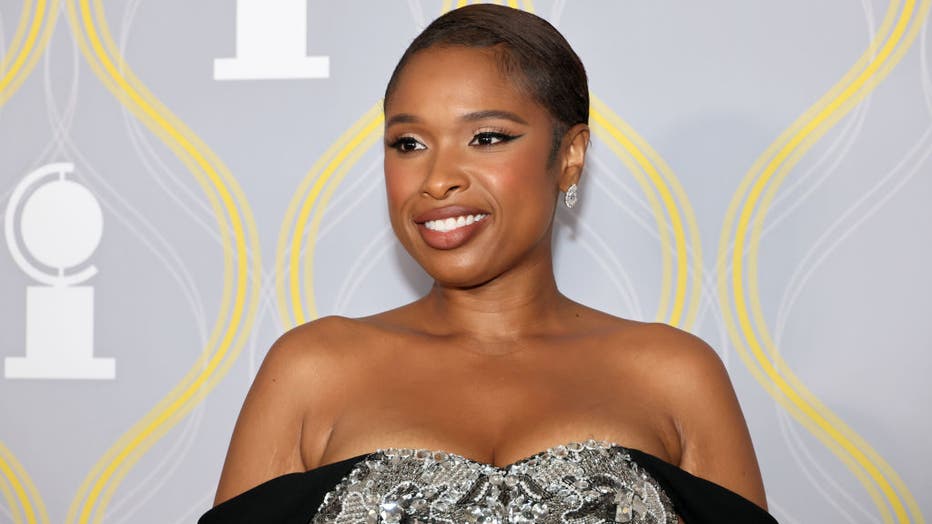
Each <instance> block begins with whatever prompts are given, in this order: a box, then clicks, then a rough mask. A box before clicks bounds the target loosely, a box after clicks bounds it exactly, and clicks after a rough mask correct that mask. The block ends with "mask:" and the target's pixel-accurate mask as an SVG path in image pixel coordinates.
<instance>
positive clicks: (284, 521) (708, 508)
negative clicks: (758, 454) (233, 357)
mask: <svg viewBox="0 0 932 524" xmlns="http://www.w3.org/2000/svg"><path fill="white" fill-rule="evenodd" d="M628 451H629V452H630V453H631V458H632V459H634V461H635V462H637V464H638V465H639V466H641V467H642V468H644V469H645V470H647V472H648V473H649V474H650V475H651V476H652V477H654V479H656V480H657V482H658V483H660V485H661V486H662V487H663V489H664V491H665V492H666V493H667V495H668V496H669V497H670V500H671V501H672V502H673V506H674V509H675V510H676V513H677V514H678V515H679V516H680V517H682V518H683V522H685V523H686V524H730V523H735V524H776V523H777V521H776V520H775V519H774V518H773V517H772V516H771V515H770V514H769V513H767V512H766V511H764V510H763V509H761V508H760V507H759V506H757V505H756V504H754V503H753V502H751V501H749V500H747V499H745V498H744V497H742V496H741V495H738V494H737V493H735V492H733V491H730V490H728V489H725V488H723V487H722V486H719V485H718V484H715V483H713V482H709V481H707V480H705V479H702V478H699V477H696V476H694V475H691V474H689V473H688V472H686V471H684V470H682V469H680V468H678V467H676V466H674V465H673V464H670V463H668V462H665V461H663V460H660V459H659V458H657V457H654V456H653V455H648V454H647V453H644V452H642V451H638V450H636V449H629V450H628ZM368 456H369V455H368V454H365V455H358V456H355V457H350V458H348V459H345V460H341V461H340V462H334V463H332V464H327V465H325V466H321V467H319V468H315V469H312V470H309V471H306V472H304V473H289V474H287V475H282V476H281V477H277V478H274V479H272V480H270V481H268V482H265V483H263V484H260V485H258V486H256V487H255V488H252V489H251V490H249V491H246V492H245V493H242V494H240V495H237V496H236V497H233V498H232V499H230V500H228V501H226V502H223V503H222V504H220V505H218V506H216V507H214V508H213V509H211V510H210V511H208V512H207V513H205V514H204V515H203V516H201V518H200V519H199V520H198V521H197V522H198V524H260V523H261V524H307V523H308V521H309V520H310V519H311V518H313V516H314V514H315V513H317V508H318V507H319V506H320V504H321V502H323V500H324V495H326V494H327V492H328V491H330V490H332V489H333V488H334V487H335V486H336V485H337V484H338V483H339V482H340V480H342V479H343V477H345V476H346V475H348V474H349V472H350V470H352V469H353V466H355V465H356V463H357V462H359V461H361V460H363V459H365V458H366V457H368Z"/></svg>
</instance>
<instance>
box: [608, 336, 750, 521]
mask: <svg viewBox="0 0 932 524" xmlns="http://www.w3.org/2000/svg"><path fill="white" fill-rule="evenodd" d="M617 337H618V344H619V346H623V347H624V348H625V351H618V352H617V353H618V355H619V358H624V359H625V360H626V365H628V366H634V369H635V370H636V371H637V372H638V373H640V375H641V376H642V377H646V376H649V378H648V379H645V380H643V381H639V384H642V385H643V387H646V388H649V393H650V397H651V398H652V399H655V400H656V402H657V403H658V404H657V406H655V407H656V409H659V410H661V411H662V412H664V413H666V414H667V415H668V416H669V417H670V418H671V419H672V421H673V423H674V425H675V427H676V430H677V433H678V439H679V441H680V442H679V444H680V445H679V447H680V449H681V456H680V460H679V464H677V465H678V466H679V467H681V468H682V469H684V470H686V471H689V472H690V473H692V474H693V475H696V476H699V477H702V478H705V479H706V480H710V481H712V482H715V483H717V484H719V485H721V486H724V487H726V488H728V489H730V490H732V491H734V492H736V493H738V494H740V495H742V496H744V497H745V498H747V499H749V500H751V501H753V502H755V503H756V504H758V505H759V506H761V507H763V508H765V509H766V497H765V495H764V487H763V482H762V480H761V476H760V470H759V468H758V464H757V457H756V455H755V453H754V448H753V445H752V443H751V437H750V433H749V432H748V428H747V424H746V422H745V419H744V414H743V413H742V411H741V406H740V404H739V402H738V398H737V395H736V394H735V391H734V388H733V387H732V384H731V380H730V378H729V376H728V372H727V370H726V368H725V365H724V364H723V363H722V360H721V358H719V356H718V354H717V353H716V352H715V350H714V349H713V348H712V347H711V346H710V345H709V344H707V343H706V342H705V341H704V340H702V339H701V338H699V337H698V336H696V335H693V334H691V333H689V332H687V331H684V330H681V329H678V328H675V327H673V326H669V325H667V324H662V323H632V324H629V325H628V328H627V329H625V330H619V332H618V335H617Z"/></svg>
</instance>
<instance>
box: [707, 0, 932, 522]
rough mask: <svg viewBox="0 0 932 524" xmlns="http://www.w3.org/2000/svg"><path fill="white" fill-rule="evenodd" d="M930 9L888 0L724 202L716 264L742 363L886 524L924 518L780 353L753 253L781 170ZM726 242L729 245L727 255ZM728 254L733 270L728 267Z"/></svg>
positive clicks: (880, 75)
mask: <svg viewBox="0 0 932 524" xmlns="http://www.w3.org/2000/svg"><path fill="white" fill-rule="evenodd" d="M928 12H929V1H928V0H923V1H922V2H921V4H920V5H918V6H917V2H916V1H915V0H908V1H906V2H905V3H904V2H900V1H892V2H891V3H890V5H889V7H888V9H887V12H886V14H885V16H884V20H883V22H882V23H881V26H880V28H879V29H878V32H877V35H876V36H875V37H874V38H873V39H872V41H871V43H870V45H869V46H868V49H867V51H866V52H865V53H864V54H863V55H862V56H861V57H860V59H859V60H858V61H857V63H856V64H855V65H854V66H853V67H852V68H851V69H850V70H849V71H848V72H847V73H846V75H845V76H844V77H843V78H842V79H841V80H840V81H839V82H838V83H837V84H836V85H835V86H834V87H832V89H831V90H830V91H829V92H828V93H826V94H825V95H824V96H823V97H822V98H821V99H820V100H819V101H818V102H816V104H814V105H813V106H812V107H811V108H809V109H808V110H807V111H806V112H805V113H804V114H803V115H802V116H801V117H800V118H799V119H797V120H796V122H794V124H793V125H792V126H791V127H790V128H789V129H787V130H786V131H785V132H784V133H783V134H782V135H781V136H780V137H779V138H778V139H777V140H776V141H775V142H774V143H773V144H771V146H770V147H769V148H768V149H767V150H766V151H765V152H764V154H763V155H761V157H760V158H759V159H758V160H757V161H756V162H755V164H754V166H752V168H751V170H750V171H749V172H748V173H747V174H746V175H745V177H744V179H743V180H742V181H741V183H740V184H739V187H738V190H737V191H736V192H735V195H734V196H733V197H732V201H731V203H730V204H729V207H728V210H727V213H726V217H725V224H724V227H723V230H722V234H721V238H720V242H719V251H718V260H717V267H716V269H717V272H718V285H719V289H718V293H719V298H720V300H721V303H722V305H723V311H724V314H725V321H726V324H727V328H728V332H729V336H730V338H731V339H732V341H733V343H734V344H735V347H736V348H737V350H738V353H739V355H740V356H741V358H742V360H743V361H744V362H745V364H746V365H747V367H748V369H750V371H751V373H752V374H753V375H754V377H755V378H756V379H757V380H758V381H759V382H760V383H761V384H762V385H763V386H764V388H765V389H766V390H767V391H768V392H769V393H770V394H771V396H773V397H774V398H775V399H776V400H777V401H778V402H779V403H780V404H781V405H782V406H783V407H784V408H785V409H786V410H787V411H788V412H789V413H790V414H792V415H793V416H794V417H795V418H796V420H798V421H799V422H800V423H801V424H802V425H803V426H804V427H806V428H807V429H808V430H809V431H810V432H812V433H813V434H814V435H815V436H816V437H817V438H819V439H820V440H821V441H822V442H823V443H824V444H825V445H826V446H827V447H828V448H829V449H830V450H831V451H832V452H833V453H835V454H836V456H838V457H839V458H840V459H841V460H842V462H843V463H844V464H845V466H846V467H848V468H849V469H850V470H851V471H852V472H853V473H854V475H855V477H856V478H857V479H858V480H859V481H860V482H861V484H862V485H863V486H864V487H865V489H866V490H867V492H868V494H869V495H870V497H871V500H872V501H873V502H874V504H875V505H876V506H877V509H878V511H879V512H880V516H881V518H882V519H883V521H884V522H901V523H905V522H910V521H911V520H910V516H911V517H912V519H913V521H915V522H919V523H922V522H925V520H924V518H923V516H922V513H921V511H920V510H919V507H918V504H917V503H916V500H915V498H914V497H913V495H912V494H911V493H910V491H909V489H908V488H907V486H906V485H905V483H904V482H903V480H902V479H901V478H900V476H899V475H898V474H897V473H896V471H894V470H893V468H892V467H891V466H890V465H889V464H888V463H887V462H886V461H885V460H884V459H883V458H882V457H881V456H880V455H879V454H878V453H877V452H876V451H874V449H873V448H872V447H871V446H870V445H869V444H868V443H867V442H866V441H865V440H864V439H863V438H861V437H860V436H859V435H857V434H856V433H855V432H854V431H853V430H852V429H851V428H850V427H848V425H847V424H845V423H844V422H843V421H842V420H841V419H839V418H838V416H836V415H835V414H834V413H832V412H831V410H829V409H828V408H827V407H826V406H825V405H824V404H822V403H821V402H820V401H819V400H818V399H817V398H816V397H815V395H813V394H812V392H810V391H809V390H808V389H807V388H806V387H805V386H804V385H803V384H802V382H801V381H800V380H799V379H798V378H797V377H796V375H795V374H794V373H793V372H792V370H791V369H790V368H789V366H788V365H787V364H786V362H785V361H784V360H783V358H782V357H781V356H780V352H779V348H777V346H776V344H775V343H774V341H773V339H772V337H771V335H770V333H769V330H768V328H767V323H766V320H765V318H764V314H763V311H762V308H761V299H760V291H759V279H758V258H759V249H760V237H761V232H762V230H763V224H764V220H765V218H766V216H767V211H768V209H769V206H770V205H771V203H772V201H773V198H774V196H775V195H776V193H777V190H778V189H779V187H780V185H781V183H782V182H783V180H784V179H785V177H786V176H787V174H788V173H789V172H790V171H791V170H792V168H793V167H794V166H795V165H796V164H797V163H798V162H799V160H800V158H801V157H802V156H803V155H804V154H805V153H806V152H807V151H808V150H809V148H810V147H812V145H813V144H814V143H816V142H817V141H818V140H819V139H820V138H821V137H822V136H823V135H824V134H825V133H826V132H827V131H828V130H829V129H830V128H832V127H833V126H834V125H835V124H836V123H837V122H838V121H839V120H840V119H841V118H842V117H843V116H844V115H845V114H847V113H848V112H849V111H850V110H851V109H852V108H853V107H855V106H856V105H857V104H858V103H859V102H861V101H862V100H863V99H864V97H865V96H867V95H868V94H869V93H870V92H871V91H872V90H873V89H874V87H876V86H877V84H879V83H880V82H881V81H882V80H883V79H884V78H885V77H886V76H887V74H889V72H890V71H891V70H892V69H893V67H894V66H895V65H896V64H897V63H898V62H899V61H900V59H901V58H902V56H903V54H904V53H905V52H906V50H907V49H909V47H910V46H911V45H912V43H913V42H914V40H915V38H916V35H917V33H918V31H919V29H920V27H921V26H922V24H923V23H924V22H925V20H926V18H927V16H928ZM739 208H740V212H739ZM736 220H737V225H736V224H735V222H736ZM749 233H750V239H748V234H749ZM732 234H733V235H734V237H733V239H732V237H731V235H732ZM732 241H733V243H734V247H733V248H732V250H731V251H730V252H729V249H728V245H729V243H730V242H732ZM746 250H747V256H748V267H747V274H745V273H744V253H745V251H746ZM729 255H730V261H731V264H732V273H731V275H729V274H728V267H727V264H728V261H729ZM729 283H730V284H731V289H730V290H729ZM745 285H747V291H745ZM732 301H733V307H734V310H732V307H731V306H732ZM735 317H737V319H736V318H735Z"/></svg>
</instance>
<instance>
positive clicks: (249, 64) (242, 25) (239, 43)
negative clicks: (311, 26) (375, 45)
mask: <svg viewBox="0 0 932 524" xmlns="http://www.w3.org/2000/svg"><path fill="white" fill-rule="evenodd" d="M329 76H330V57H327V56H307V0H275V1H274V2H270V1H269V0H237V2H236V57H234V58H218V59H215V60H214V79H215V80H261V79H286V78H328V77H329Z"/></svg>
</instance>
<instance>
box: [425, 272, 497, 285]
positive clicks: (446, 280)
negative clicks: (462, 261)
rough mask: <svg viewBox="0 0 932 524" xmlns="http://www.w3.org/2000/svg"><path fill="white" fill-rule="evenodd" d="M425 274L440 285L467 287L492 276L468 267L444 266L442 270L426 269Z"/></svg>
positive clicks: (479, 283)
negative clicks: (444, 268)
mask: <svg viewBox="0 0 932 524" xmlns="http://www.w3.org/2000/svg"><path fill="white" fill-rule="evenodd" d="M425 269H426V270H427V274H428V275H430V277H431V278H433V279H434V281H435V282H436V283H437V285H439V286H442V287H455V288H460V289H468V288H473V287H478V286H481V285H482V284H485V283H487V282H489V281H490V280H492V279H493V278H494V277H492V276H489V275H487V274H485V273H484V272H481V273H480V272H477V271H475V270H470V269H469V268H466V267H464V268H452V269H451V268H446V270H444V271H436V270H435V269H436V268H431V269H427V268H425Z"/></svg>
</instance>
